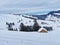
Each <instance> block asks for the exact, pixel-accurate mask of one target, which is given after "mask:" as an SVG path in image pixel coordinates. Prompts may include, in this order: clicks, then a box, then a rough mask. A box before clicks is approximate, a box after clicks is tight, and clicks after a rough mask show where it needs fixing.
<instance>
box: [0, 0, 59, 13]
mask: <svg viewBox="0 0 60 45" xmlns="http://www.w3.org/2000/svg"><path fill="white" fill-rule="evenodd" d="M57 9H60V0H0V11H11V10H15V11H16V10H18V11H19V10H20V11H22V12H43V11H51V10H57Z"/></svg>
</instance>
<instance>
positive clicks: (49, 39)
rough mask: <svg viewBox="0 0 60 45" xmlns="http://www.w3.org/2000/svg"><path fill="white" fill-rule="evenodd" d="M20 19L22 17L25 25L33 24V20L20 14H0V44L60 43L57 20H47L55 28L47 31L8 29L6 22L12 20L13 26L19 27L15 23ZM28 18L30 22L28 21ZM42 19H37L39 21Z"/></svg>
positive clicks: (47, 44) (54, 44)
mask: <svg viewBox="0 0 60 45" xmlns="http://www.w3.org/2000/svg"><path fill="white" fill-rule="evenodd" d="M20 19H24V20H23V21H22V22H23V23H25V25H33V20H31V19H27V18H24V17H22V16H15V15H9V14H2V15H0V45H60V27H58V26H60V25H59V23H58V22H56V23H55V22H50V21H49V23H48V21H44V22H47V23H48V24H50V25H51V26H52V27H53V28H54V29H55V30H53V31H50V32H48V33H39V32H19V31H8V30H7V25H6V22H14V23H15V27H16V28H19V24H20V23H17V22H18V21H19V20H20ZM29 20H31V21H32V22H31V23H29ZM41 21H42V20H40V21H39V20H38V23H40V22H41ZM26 22H28V24H26Z"/></svg>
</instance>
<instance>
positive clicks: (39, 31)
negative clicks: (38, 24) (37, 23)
mask: <svg viewBox="0 0 60 45" xmlns="http://www.w3.org/2000/svg"><path fill="white" fill-rule="evenodd" d="M41 30H45V31H47V30H46V29H45V28H40V29H39V30H38V32H40V31H41Z"/></svg>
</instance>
